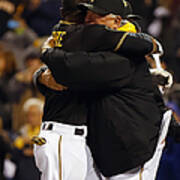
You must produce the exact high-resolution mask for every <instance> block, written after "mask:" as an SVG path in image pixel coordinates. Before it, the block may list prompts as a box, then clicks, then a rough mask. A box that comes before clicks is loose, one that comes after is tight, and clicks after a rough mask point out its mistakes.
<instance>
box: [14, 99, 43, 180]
mask: <svg viewBox="0 0 180 180" xmlns="http://www.w3.org/2000/svg"><path fill="white" fill-rule="evenodd" d="M23 112H24V113H25V116H24V117H25V124H24V125H23V126H22V128H21V129H20V132H19V133H20V136H18V137H17V138H16V140H15V142H14V146H15V148H17V149H18V150H14V152H13V154H12V160H13V161H14V162H16V164H17V171H16V174H15V177H14V180H32V179H33V180H39V178H40V176H39V175H40V174H39V171H38V170H37V168H36V166H35V162H34V157H33V145H32V143H31V138H32V137H33V136H35V135H38V134H39V130H40V124H41V119H42V113H43V101H41V100H40V99H38V98H29V99H28V100H26V101H25V103H24V104H23Z"/></svg>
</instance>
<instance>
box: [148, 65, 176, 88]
mask: <svg viewBox="0 0 180 180" xmlns="http://www.w3.org/2000/svg"><path fill="white" fill-rule="evenodd" d="M150 72H151V74H152V75H155V76H162V77H163V78H164V79H165V84H164V88H165V89H169V88H171V87H172V85H173V76H172V74H171V73H170V72H168V71H166V70H163V69H157V68H154V69H150Z"/></svg>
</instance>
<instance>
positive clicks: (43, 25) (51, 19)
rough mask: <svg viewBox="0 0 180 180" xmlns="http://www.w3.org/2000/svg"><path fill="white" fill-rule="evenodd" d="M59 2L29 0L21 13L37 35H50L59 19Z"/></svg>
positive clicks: (53, 0) (52, 0)
mask: <svg viewBox="0 0 180 180" xmlns="http://www.w3.org/2000/svg"><path fill="white" fill-rule="evenodd" d="M59 3H60V1H57V0H47V1H43V0H30V1H29V4H28V6H27V7H26V9H25V11H24V14H23V16H24V18H25V20H26V22H27V24H28V26H29V27H30V28H32V29H33V30H34V31H35V32H36V33H37V34H38V35H39V36H47V35H50V34H51V31H52V27H53V26H54V25H55V24H56V23H57V22H58V20H59V19H60V12H59V7H60V4H59Z"/></svg>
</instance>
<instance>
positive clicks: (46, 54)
mask: <svg viewBox="0 0 180 180" xmlns="http://www.w3.org/2000/svg"><path fill="white" fill-rule="evenodd" d="M132 37H134V36H132ZM136 38H137V37H136ZM72 42H73V41H72ZM151 47H152V46H151ZM56 50H57V49H56ZM121 50H122V49H121ZM145 52H146V51H145ZM46 55H47V53H46ZM51 130H52V129H51Z"/></svg>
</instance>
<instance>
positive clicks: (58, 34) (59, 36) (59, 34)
mask: <svg viewBox="0 0 180 180" xmlns="http://www.w3.org/2000/svg"><path fill="white" fill-rule="evenodd" d="M64 35H66V31H53V33H52V36H53V38H54V40H55V47H62V46H63V44H62V41H63V36H64Z"/></svg>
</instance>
